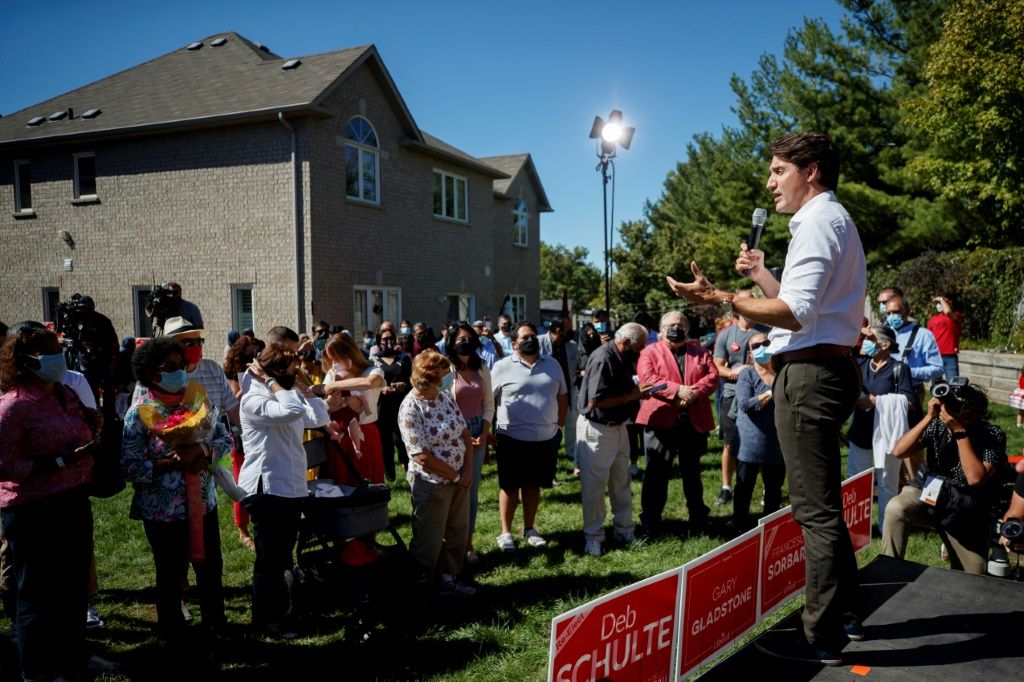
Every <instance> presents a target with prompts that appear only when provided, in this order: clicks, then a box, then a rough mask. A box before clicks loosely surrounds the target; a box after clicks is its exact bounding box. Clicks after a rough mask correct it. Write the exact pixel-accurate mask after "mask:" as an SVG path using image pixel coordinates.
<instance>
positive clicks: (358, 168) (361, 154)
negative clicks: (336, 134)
mask: <svg viewBox="0 0 1024 682" xmlns="http://www.w3.org/2000/svg"><path fill="white" fill-rule="evenodd" d="M379 149H380V145H379V144H378V143H377V133H376V132H375V131H374V129H373V126H372V125H370V122H369V121H367V120H366V119H365V118H363V117H362V116H353V117H352V119H351V120H349V122H348V125H347V126H345V196H346V197H349V198H351V199H359V200H361V201H369V202H371V203H374V204H379V203H380V166H379V163H380V162H379V159H380V152H379Z"/></svg>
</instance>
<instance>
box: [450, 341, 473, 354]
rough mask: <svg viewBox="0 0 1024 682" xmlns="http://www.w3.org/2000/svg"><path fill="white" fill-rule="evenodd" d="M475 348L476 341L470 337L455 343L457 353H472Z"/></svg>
mask: <svg viewBox="0 0 1024 682" xmlns="http://www.w3.org/2000/svg"><path fill="white" fill-rule="evenodd" d="M474 350H476V343H474V342H473V340H472V339H463V340H462V341H459V342H458V343H456V344H455V352H456V353H458V354H459V355H472V354H473V351H474Z"/></svg>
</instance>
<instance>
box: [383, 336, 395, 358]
mask: <svg viewBox="0 0 1024 682" xmlns="http://www.w3.org/2000/svg"><path fill="white" fill-rule="evenodd" d="M380 354H381V355H397V354H398V349H397V348H396V347H395V340H394V339H392V338H387V339H381V340H380Z"/></svg>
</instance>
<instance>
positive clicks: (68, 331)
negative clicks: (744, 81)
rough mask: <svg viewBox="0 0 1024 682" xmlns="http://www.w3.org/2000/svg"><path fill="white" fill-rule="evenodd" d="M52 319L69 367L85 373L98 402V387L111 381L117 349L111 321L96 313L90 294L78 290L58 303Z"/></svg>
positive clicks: (110, 383)
mask: <svg viewBox="0 0 1024 682" xmlns="http://www.w3.org/2000/svg"><path fill="white" fill-rule="evenodd" d="M55 322H56V327H55V328H56V331H57V333H58V334H60V335H61V337H62V341H61V345H63V346H64V357H65V359H66V360H67V365H68V367H69V368H70V369H74V370H78V371H80V372H81V373H82V374H84V375H85V378H86V379H88V380H89V386H90V387H91V388H92V395H93V398H94V399H95V401H96V402H97V404H98V403H99V401H100V390H101V389H104V388H106V387H108V386H110V385H112V383H113V378H114V363H115V362H116V360H117V352H118V350H119V349H120V343H119V341H118V339H117V332H116V331H115V330H114V324H113V323H112V322H111V321H110V318H108V317H107V316H106V315H102V314H100V313H98V312H96V303H95V302H93V300H92V297H91V296H83V295H82V294H78V293H76V294H74V295H73V296H72V297H71V299H70V300H67V301H63V302H61V303H59V304H58V305H57V319H56V321H55Z"/></svg>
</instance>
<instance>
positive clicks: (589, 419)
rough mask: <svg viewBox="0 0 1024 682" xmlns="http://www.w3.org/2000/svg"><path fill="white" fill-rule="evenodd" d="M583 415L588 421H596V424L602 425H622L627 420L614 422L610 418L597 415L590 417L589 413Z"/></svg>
mask: <svg viewBox="0 0 1024 682" xmlns="http://www.w3.org/2000/svg"><path fill="white" fill-rule="evenodd" d="M583 417H584V418H585V419H586V420H587V421H588V422H594V423H595V424H600V425H601V426H622V425H623V424H625V423H626V422H613V421H609V420H608V419H598V418H597V417H588V416H587V415H583Z"/></svg>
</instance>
